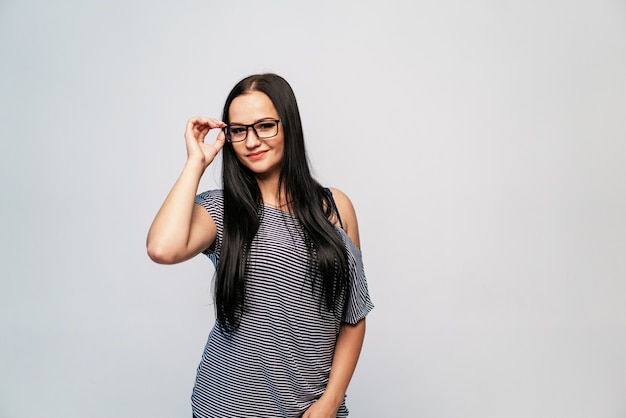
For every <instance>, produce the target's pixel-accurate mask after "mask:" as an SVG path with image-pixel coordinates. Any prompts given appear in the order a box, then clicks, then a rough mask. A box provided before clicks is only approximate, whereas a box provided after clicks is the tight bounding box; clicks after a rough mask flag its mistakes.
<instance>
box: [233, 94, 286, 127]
mask: <svg viewBox="0 0 626 418" xmlns="http://www.w3.org/2000/svg"><path fill="white" fill-rule="evenodd" d="M264 118H274V119H278V118H279V117H278V112H277V111H276V107H274V103H272V100H271V99H270V98H269V96H268V95H267V94H265V93H263V92H260V91H252V92H250V93H244V94H242V95H240V96H237V97H235V99H233V101H232V102H231V103H230V107H229V109H228V119H229V121H230V123H243V124H250V123H254V122H256V121H258V120H260V119H264Z"/></svg>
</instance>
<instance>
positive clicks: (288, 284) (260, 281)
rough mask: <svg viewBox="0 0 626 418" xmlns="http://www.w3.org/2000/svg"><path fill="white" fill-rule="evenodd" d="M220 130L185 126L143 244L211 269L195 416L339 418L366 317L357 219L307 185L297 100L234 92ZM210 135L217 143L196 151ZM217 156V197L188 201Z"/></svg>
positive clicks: (200, 121) (209, 122) (335, 196)
mask: <svg viewBox="0 0 626 418" xmlns="http://www.w3.org/2000/svg"><path fill="white" fill-rule="evenodd" d="M222 121H223V122H222ZM222 121H219V120H217V119H211V118H203V117H194V118H191V119H189V121H188V122H187V128H186V131H185V142H186V145H187V155H188V158H187V162H186V164H185V167H184V169H183V171H182V173H181V175H180V177H179V178H178V180H177V182H176V183H175V185H174V187H173V188H172V190H171V191H170V193H169V195H168V196H167V198H166V199H165V202H164V203H163V205H162V207H161V209H160V210H159V212H158V213H157V215H156V217H155V219H154V221H153V224H152V226H151V228H150V231H149V233H148V239H147V248H148V254H149V256H150V258H152V260H154V261H156V262H157V263H163V264H173V263H179V262H182V261H185V260H188V259H190V258H192V257H194V256H195V255H197V254H199V253H201V252H203V253H205V254H206V255H208V256H209V257H210V258H211V260H212V261H213V263H214V265H215V268H216V272H215V289H214V299H215V309H216V323H215V326H214V327H213V330H212V331H211V333H210V335H209V339H208V341H207V345H206V348H205V351H204V355H203V356H202V360H201V362H200V365H199V366H198V372H197V377H196V382H195V385H194V390H193V394H192V409H193V413H194V416H195V417H197V418H208V417H211V418H217V417H229V418H232V417H306V418H316V417H345V416H347V415H348V409H347V408H346V405H345V401H344V398H345V392H346V389H347V387H348V383H349V381H350V379H351V377H352V374H353V372H354V369H355V367H356V364H357V360H358V357H359V353H360V350H361V346H362V343H363V338H364V335H365V316H366V315H367V313H368V312H369V311H370V310H371V309H372V308H373V305H372V303H371V301H370V298H369V294H368V290H367V284H366V280H365V275H364V272H363V265H362V261H361V254H360V250H359V232H358V225H357V218H356V215H355V211H354V208H353V206H352V204H351V202H350V200H349V198H348V197H347V196H346V195H345V194H344V193H342V192H341V191H339V190H337V189H326V188H323V187H322V186H320V185H319V184H318V183H317V182H316V181H315V180H314V179H313V178H312V176H311V172H310V169H309V166H308V160H307V156H306V151H305V146H304V138H303V133H302V124H301V121H300V115H299V112H298V106H297V103H296V99H295V96H294V94H293V91H292V89H291V87H290V86H289V84H288V83H287V82H286V81H285V80H284V79H283V78H281V77H280V76H277V75H275V74H259V75H253V76H250V77H247V78H245V79H243V80H241V81H240V82H239V83H238V84H237V85H236V86H235V87H234V88H233V90H232V91H231V93H230V95H229V96H228V98H227V100H226V104H225V106H224V113H223V116H222ZM211 129H220V132H219V134H218V135H217V137H216V139H215V141H214V142H213V143H212V144H209V143H205V142H204V139H205V137H206V135H207V133H208V132H209V130H211ZM220 150H223V151H222V156H223V167H222V169H223V190H211V191H208V192H205V193H202V194H199V195H197V196H196V193H197V189H198V185H199V181H200V178H201V176H202V174H203V173H204V171H205V170H206V168H207V167H208V166H209V164H211V162H212V161H213V160H214V158H215V156H216V155H217V154H218V152H219V151H220Z"/></svg>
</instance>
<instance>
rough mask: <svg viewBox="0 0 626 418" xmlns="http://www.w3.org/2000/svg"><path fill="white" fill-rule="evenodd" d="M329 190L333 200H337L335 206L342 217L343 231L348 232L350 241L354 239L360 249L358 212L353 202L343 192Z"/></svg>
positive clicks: (332, 188)
mask: <svg viewBox="0 0 626 418" xmlns="http://www.w3.org/2000/svg"><path fill="white" fill-rule="evenodd" d="M329 189H330V191H331V192H332V194H333V199H334V200H335V204H336V205H337V210H338V211H339V216H341V221H342V223H343V229H344V230H345V231H346V233H347V234H348V236H349V237H350V239H352V241H353V242H354V243H355V244H356V246H357V247H360V246H361V242H360V239H359V224H358V221H357V217H356V210H355V209H354V205H353V204H352V201H351V200H350V198H349V197H348V195H347V194H345V193H344V192H343V191H341V190H339V189H336V188H334V187H329Z"/></svg>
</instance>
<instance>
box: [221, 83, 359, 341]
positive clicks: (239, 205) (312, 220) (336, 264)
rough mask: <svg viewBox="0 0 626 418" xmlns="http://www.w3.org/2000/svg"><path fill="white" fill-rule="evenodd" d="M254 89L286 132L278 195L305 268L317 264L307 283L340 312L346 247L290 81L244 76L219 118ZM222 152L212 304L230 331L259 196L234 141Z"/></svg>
mask: <svg viewBox="0 0 626 418" xmlns="http://www.w3.org/2000/svg"><path fill="white" fill-rule="evenodd" d="M253 91H259V92H262V93H264V94H266V95H267V96H268V97H269V98H270V100H271V101H272V103H273V104H274V107H275V108H276V110H277V112H278V115H279V118H280V120H281V124H282V127H283V134H284V150H283V157H282V160H281V163H280V175H279V182H278V190H279V197H280V196H281V193H283V192H284V198H285V200H286V201H287V202H288V208H289V210H290V211H291V212H292V213H293V214H295V215H296V216H297V218H298V220H299V221H300V224H301V225H302V227H303V230H304V238H305V242H306V244H307V248H308V253H309V269H310V270H311V271H315V269H318V270H319V274H311V277H312V278H313V279H312V280H313V282H312V283H311V285H312V287H313V289H314V291H315V292H314V294H317V295H319V299H320V300H319V302H320V308H321V309H326V310H327V311H329V312H333V313H334V314H335V315H339V314H341V312H339V311H340V310H341V307H342V306H343V298H345V294H346V289H347V286H348V284H347V283H348V266H347V255H346V248H345V245H344V243H343V240H342V238H341V235H340V234H339V232H338V231H337V229H336V228H335V226H334V225H333V223H332V220H334V219H338V218H339V214H338V213H337V209H336V207H335V205H334V203H333V202H332V200H331V199H332V197H331V196H330V194H329V193H328V191H327V190H326V189H324V188H323V187H322V186H321V185H320V184H319V183H318V182H317V181H316V180H315V179H313V177H312V175H311V170H310V167H309V161H308V157H307V154H306V149H305V146H304V134H303V130H302V121H301V120H300V113H299V111H298V104H297V102H296V97H295V95H294V93H293V90H292V88H291V86H290V85H289V83H287V81H286V80H285V79H284V78H282V77H280V76H278V75H276V74H271V73H267V74H256V75H252V76H249V77H246V78H244V79H243V80H241V81H240V82H239V83H237V84H236V85H235V87H233V89H232V90H231V92H230V94H229V95H228V97H227V99H226V103H225V104H224V113H223V116H222V120H223V121H224V122H225V123H227V124H228V123H230V121H229V109H230V105H231V103H232V101H233V100H234V99H235V98H236V97H238V96H240V95H242V94H246V93H250V92H253ZM222 154H223V161H222V174H223V188H224V236H223V241H222V249H221V255H220V261H219V263H218V266H217V270H216V278H215V307H216V317H217V320H218V323H219V325H220V327H221V328H222V330H224V331H226V332H232V331H234V330H235V329H237V327H238V326H239V324H240V320H241V315H242V313H243V312H244V310H245V299H246V280H245V273H246V267H247V264H248V260H249V256H250V253H249V249H250V245H251V243H252V240H253V238H254V236H255V234H256V233H257V231H258V228H259V223H260V219H261V216H262V211H263V205H262V203H263V202H262V196H261V192H260V189H259V186H258V184H257V181H256V178H255V176H254V173H252V172H251V171H250V170H249V169H248V168H246V167H245V166H244V165H243V164H241V163H240V161H239V160H238V158H237V156H236V154H235V152H234V150H233V146H232V143H230V142H226V144H225V145H224V148H223V150H222Z"/></svg>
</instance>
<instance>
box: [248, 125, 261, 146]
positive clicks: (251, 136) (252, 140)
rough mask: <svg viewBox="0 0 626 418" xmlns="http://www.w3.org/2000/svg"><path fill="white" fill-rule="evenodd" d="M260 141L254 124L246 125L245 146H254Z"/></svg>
mask: <svg viewBox="0 0 626 418" xmlns="http://www.w3.org/2000/svg"><path fill="white" fill-rule="evenodd" d="M260 143H261V140H260V139H259V137H258V135H257V134H256V130H255V129H254V126H248V133H247V135H246V147H247V148H255V147H257V146H258V145H259V144H260Z"/></svg>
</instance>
